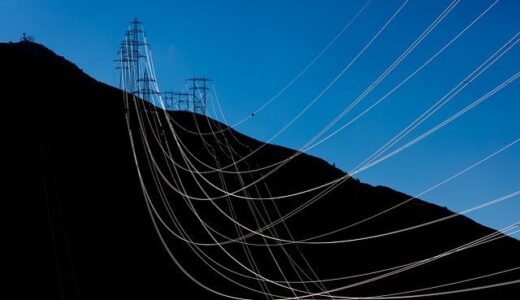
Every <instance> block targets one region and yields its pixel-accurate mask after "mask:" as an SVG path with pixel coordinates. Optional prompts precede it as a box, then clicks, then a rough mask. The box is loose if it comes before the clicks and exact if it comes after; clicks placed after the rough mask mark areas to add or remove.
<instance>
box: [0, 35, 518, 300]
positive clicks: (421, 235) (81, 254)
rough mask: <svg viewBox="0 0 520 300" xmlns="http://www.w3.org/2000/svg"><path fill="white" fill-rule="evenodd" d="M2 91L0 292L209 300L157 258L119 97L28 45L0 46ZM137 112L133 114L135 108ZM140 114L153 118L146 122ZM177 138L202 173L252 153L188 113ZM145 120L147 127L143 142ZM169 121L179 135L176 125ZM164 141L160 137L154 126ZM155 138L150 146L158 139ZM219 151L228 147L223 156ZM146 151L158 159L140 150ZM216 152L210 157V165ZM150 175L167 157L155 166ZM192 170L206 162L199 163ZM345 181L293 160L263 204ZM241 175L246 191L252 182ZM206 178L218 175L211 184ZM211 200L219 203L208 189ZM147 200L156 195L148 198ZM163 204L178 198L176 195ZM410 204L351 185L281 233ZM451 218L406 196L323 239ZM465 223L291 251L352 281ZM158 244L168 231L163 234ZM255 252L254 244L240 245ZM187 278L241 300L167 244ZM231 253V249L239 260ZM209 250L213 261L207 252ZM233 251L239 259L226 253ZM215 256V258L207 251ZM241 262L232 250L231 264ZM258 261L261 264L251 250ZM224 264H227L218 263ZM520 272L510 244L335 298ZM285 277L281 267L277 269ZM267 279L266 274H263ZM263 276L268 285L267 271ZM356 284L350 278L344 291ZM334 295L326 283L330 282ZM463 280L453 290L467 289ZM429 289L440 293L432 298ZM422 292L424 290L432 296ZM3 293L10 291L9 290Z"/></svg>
mask: <svg viewBox="0 0 520 300" xmlns="http://www.w3.org/2000/svg"><path fill="white" fill-rule="evenodd" d="M0 66H1V70H2V72H1V75H0V76H1V77H0V83H1V89H2V95H3V96H2V100H3V101H2V121H3V126H2V137H3V143H2V147H3V148H4V149H3V150H4V153H5V154H4V155H3V156H2V159H3V161H2V165H3V168H2V170H3V175H4V176H2V177H5V178H8V179H7V181H5V180H4V184H3V186H4V187H3V193H2V195H3V197H2V198H3V202H4V205H3V206H4V211H5V214H6V215H7V217H6V218H5V219H6V220H8V222H7V223H8V225H7V226H6V227H4V230H5V234H4V239H3V245H4V247H6V248H7V249H8V250H10V251H8V253H9V255H8V256H6V260H7V262H9V263H10V264H9V265H12V266H13V268H2V269H3V270H2V271H3V272H4V273H6V274H5V275H7V277H8V278H9V281H7V283H6V287H7V288H10V289H12V290H13V292H15V293H16V294H14V295H17V298H20V299H29V298H35V297H38V298H48V299H55V298H64V299H74V298H82V299H100V298H102V299H104V298H116V299H120V298H146V299H186V297H187V296H183V295H190V296H189V298H201V299H208V298H210V299H218V298H219V297H217V296H214V295H213V294H211V293H209V292H207V291H205V290H203V289H202V288H200V287H199V286H197V285H196V284H194V283H192V282H191V281H190V280H189V279H187V278H186V276H184V275H183V274H182V273H181V271H180V270H179V269H178V268H177V267H176V266H175V265H174V263H173V262H172V260H171V259H170V257H169V256H168V254H167V252H166V251H165V250H164V247H163V245H162V244H161V242H160V240H159V238H158V236H157V233H156V231H155V229H154V227H153V224H152V222H151V219H150V216H149V214H148V211H147V207H146V204H145V201H144V199H143V194H142V191H141V187H140V182H139V180H138V177H137V170H136V167H135V164H134V161H133V156H132V150H131V146H130V142H129V135H128V131H127V126H126V119H125V113H126V110H125V107H124V104H123V101H122V93H121V91H119V90H117V89H114V88H112V87H109V86H107V85H105V84H102V83H99V82H97V81H95V80H94V79H92V78H90V77H88V76H87V75H85V74H84V73H83V72H82V71H81V70H80V69H79V68H77V67H76V66H74V65H73V64H71V63H69V62H67V61H66V60H65V59H63V58H61V57H59V56H57V55H55V54H54V53H53V52H51V51H50V50H48V49H46V48H45V47H43V46H41V45H38V44H34V43H28V42H23V43H9V44H0ZM131 104H132V106H131V109H130V111H129V116H130V120H131V127H132V129H133V130H134V138H135V140H136V141H137V154H138V157H139V159H140V161H142V162H143V163H142V165H141V167H142V168H143V170H144V171H143V175H144V178H145V181H146V184H147V186H149V187H153V184H154V183H153V181H152V180H151V178H152V177H151V176H152V175H153V174H151V173H150V172H149V171H147V170H148V169H147V165H146V163H145V158H146V156H145V155H144V154H145V149H144V148H143V147H142V146H141V143H140V142H141V140H140V135H139V134H138V132H137V129H138V128H139V126H138V122H137V116H138V114H141V116H142V117H143V118H145V119H146V117H150V118H151V120H154V118H156V116H160V117H159V118H161V124H166V122H165V119H164V117H163V116H162V115H161V114H157V115H153V114H154V113H153V112H151V110H152V109H151V108H150V107H149V106H146V105H144V104H143V103H135V104H136V105H137V107H138V108H137V109H136V108H134V103H131ZM139 107H140V109H139ZM143 111H150V112H143ZM170 115H171V117H172V118H173V119H174V120H175V122H176V123H177V125H174V128H175V130H176V132H177V133H178V135H179V137H180V140H182V141H183V142H184V143H185V145H186V147H187V148H188V149H190V150H191V151H193V152H194V153H196V155H197V157H198V158H200V159H201V160H202V161H203V162H205V163H207V164H209V165H213V166H214V165H215V163H216V162H218V163H219V164H221V165H228V164H229V163H231V161H232V160H231V156H233V157H234V158H239V157H241V156H244V155H247V154H248V153H249V152H250V151H251V150H254V149H256V148H257V147H259V146H260V145H261V144H260V143H259V142H258V141H255V140H253V139H251V138H249V137H247V136H244V135H241V134H240V133H237V132H234V131H232V130H228V129H225V128H226V127H225V126H224V125H223V124H220V123H217V122H214V121H210V120H207V119H206V118H204V117H202V116H198V115H194V114H190V113H180V112H178V113H171V114H170ZM150 124H152V125H153V124H155V123H153V122H152V123H146V124H145V130H147V131H146V132H147V134H148V137H149V140H152V141H153V139H154V136H153V131H152V130H150V128H149V126H151V125H150ZM179 125H180V126H181V127H182V128H181V127H179ZM210 126H211V128H212V129H222V128H224V131H223V132H222V133H221V134H217V135H215V136H214V135H202V136H201V135H194V134H191V133H189V132H187V131H186V130H185V129H188V130H192V131H196V130H198V129H200V130H201V131H208V130H209V129H210ZM157 129H158V132H159V133H160V132H162V131H164V133H165V135H167V134H168V128H161V127H157ZM158 138H161V136H160V135H159V136H158ZM169 142H170V145H171V148H172V149H173V150H172V152H173V153H172V156H173V158H174V159H175V160H176V161H177V162H179V163H180V164H181V165H183V164H184V163H183V162H182V157H181V156H180V155H179V152H178V151H176V150H175V149H176V148H175V147H176V145H175V144H173V143H172V141H171V139H170V140H169ZM226 145H231V146H232V149H233V151H236V152H229V151H230V149H228V148H227V147H226ZM151 147H152V149H151V150H152V152H153V153H160V149H158V148H157V147H156V144H154V143H151ZM293 153H294V152H293V151H292V150H290V149H286V148H283V147H278V146H274V145H268V146H266V147H265V148H263V149H262V150H260V151H258V153H257V154H254V155H252V156H251V157H250V158H248V159H247V160H245V161H244V162H242V163H240V164H239V167H240V169H245V168H247V167H251V168H256V167H260V166H263V165H266V164H269V163H272V162H276V161H279V160H281V159H284V158H287V157H289V156H290V155H292V154H293ZM212 155H215V156H216V157H213V156H212ZM157 157H158V158H157V159H158V161H157V163H158V164H159V165H163V166H164V165H165V163H164V158H161V156H159V155H158V156H157ZM196 166H197V167H198V168H200V169H201V170H204V166H202V165H201V164H197V165H196ZM341 175H343V173H342V172H341V171H340V170H338V169H336V168H334V167H332V166H330V165H329V164H327V163H326V162H324V161H323V160H320V159H318V158H315V157H311V156H307V155H301V156H298V157H297V158H296V159H294V160H293V161H291V162H290V163H288V164H287V165H285V166H284V167H282V168H281V169H280V170H279V171H278V172H276V173H274V174H273V175H271V176H269V177H268V179H267V183H268V185H269V187H270V188H271V190H270V192H271V193H272V194H273V195H283V194H287V193H291V192H295V191H298V190H301V189H303V188H308V187H311V186H315V185H317V184H320V183H323V182H327V181H328V180H331V179H334V178H337V177H338V176H341ZM180 176H181V177H182V178H183V181H184V182H185V183H186V188H187V189H188V191H189V192H190V193H191V194H193V195H200V196H202V193H201V190H200V188H198V187H197V185H196V184H195V182H194V180H193V178H192V177H191V175H190V174H188V173H185V172H182V171H180ZM248 176H249V175H244V178H243V180H244V181H246V182H251V180H252V179H254V176H258V173H255V174H254V175H253V177H251V176H249V177H248ZM208 179H209V180H210V181H212V182H218V180H219V179H220V178H217V177H215V176H214V175H208ZM224 180H225V181H226V182H227V183H228V185H229V186H228V188H229V189H231V190H232V189H236V188H238V187H239V184H238V182H237V181H238V178H236V177H235V176H232V175H225V176H224ZM204 188H205V190H209V191H210V192H209V193H210V194H211V195H218V193H217V192H216V191H214V190H212V189H211V188H210V187H209V186H205V187H204ZM316 194H317V192H315V193H310V194H308V195H302V196H300V197H297V198H295V199H291V200H280V202H279V203H280V207H279V209H280V210H281V211H282V213H283V212H287V211H290V210H291V209H293V208H294V207H296V206H298V205H300V204H302V203H303V202H304V201H305V200H308V199H309V198H310V197H312V196H314V195H316ZM152 196H153V197H154V198H156V196H157V195H156V194H154V193H153V192H152ZM169 196H170V198H171V199H173V201H176V202H178V203H181V202H182V199H180V198H179V197H178V196H175V194H173V193H172V194H171V195H169ZM408 197H409V196H407V195H404V194H402V193H399V192H396V191H393V190H391V189H388V188H385V187H373V186H370V185H367V184H364V183H360V182H358V181H356V180H353V179H350V180H347V181H346V182H345V183H343V184H342V185H340V186H339V187H338V188H336V189H335V190H334V191H332V192H331V193H330V194H328V195H327V196H326V197H324V198H323V199H322V200H320V201H318V202H317V203H315V204H313V205H311V206H309V207H308V208H306V209H305V210H303V211H302V213H301V214H299V215H298V216H295V217H293V218H290V219H289V220H288V221H287V225H288V226H289V227H290V228H291V229H292V230H293V233H294V235H295V238H297V239H303V238H306V237H309V236H313V235H316V234H320V233H322V232H324V231H326V230H327V229H334V228H337V227H338V226H342V225H343V226H344V225H348V224H352V223H354V222H356V221H358V220H361V219H363V218H364V217H367V216H370V215H372V214H374V213H377V212H380V211H382V210H384V209H385V208H388V207H391V206H392V205H395V204H397V203H401V202H402V201H404V200H406V199H407V198H408ZM245 203H246V202H245V201H242V202H240V201H236V204H235V205H236V209H237V211H238V214H241V215H242V216H243V219H242V221H243V222H244V223H245V224H247V225H250V226H252V227H254V224H253V223H252V222H253V219H252V218H251V216H250V215H249V217H248V207H247V205H246V204H245ZM211 205H212V204H207V203H201V204H196V206H197V207H196V208H197V209H198V211H200V212H201V214H203V215H204V217H205V218H207V220H208V222H209V223H210V224H213V225H214V224H219V225H216V226H217V227H218V226H221V228H222V231H223V232H226V231H229V232H231V231H232V230H233V227H232V226H230V225H229V224H228V223H229V222H227V221H226V220H224V219H223V218H222V217H221V216H219V214H218V213H215V211H214V209H212V207H211ZM175 213H176V215H178V216H179V218H181V219H182V220H183V222H184V224H187V225H188V226H187V227H189V228H191V229H190V230H192V231H193V232H191V233H192V234H193V235H194V236H200V238H201V239H206V240H207V236H206V235H204V234H201V233H200V232H199V231H200V230H199V229H200V228H198V227H197V225H196V222H195V220H194V218H193V216H192V214H191V212H190V211H189V210H188V209H187V207H185V206H183V205H181V204H179V205H178V206H176V211H175ZM451 214H452V212H450V211H448V210H446V209H444V208H440V207H438V206H435V205H432V204H429V203H427V202H423V201H420V200H414V201H412V202H410V203H408V204H405V205H403V206H402V207H401V208H399V209H397V210H395V211H393V212H391V213H388V214H385V215H384V216H382V217H380V218H377V219H374V220H372V221H370V222H367V223H366V224H363V225H361V226H359V227H355V229H354V228H353V229H351V230H347V231H345V232H344V233H340V234H336V235H334V236H331V238H334V239H352V238H357V237H363V236H367V235H373V234H378V233H382V232H388V231H392V230H397V229H400V228H405V227H407V226H410V225H414V224H418V223H422V222H425V221H430V220H434V219H436V218H440V217H444V216H449V215H451ZM492 232H493V230H491V229H489V228H486V227H483V226H481V225H479V224H477V223H475V222H473V221H472V220H470V219H468V218H466V217H462V216H459V217H456V218H453V219H450V220H448V221H444V222H440V223H437V224H434V225H431V226H427V227H424V228H420V229H417V230H413V231H410V232H405V233H401V234H397V235H391V236H388V237H382V238H377V239H372V240H368V241H363V242H355V243H347V244H342V245H339V246H302V247H303V248H304V249H303V250H304V252H305V255H306V256H307V257H308V258H309V260H310V261H311V262H315V263H314V264H313V267H314V268H315V270H316V272H317V273H319V274H322V275H323V276H324V277H333V276H340V275H348V274H356V273H362V272H368V271H372V270H377V269H381V268H388V267H392V266H395V265H400V264H405V263H408V262H411V261H415V260H420V259H424V258H427V257H430V256H433V255H436V254H438V253H441V252H443V251H446V250H449V249H452V248H455V247H457V246H460V245H463V244H464V243H467V242H470V241H472V240H475V239H477V238H479V237H482V236H484V235H487V234H490V233H492ZM162 233H163V234H164V235H165V236H166V235H167V234H166V233H165V232H162ZM251 241H252V242H260V240H255V239H251ZM167 243H168V245H169V246H170V247H171V249H173V251H174V254H175V255H177V256H178V257H179V258H180V260H181V262H182V263H183V264H184V265H185V266H186V268H187V269H188V270H189V271H190V272H192V273H193V275H195V277H197V278H200V279H201V281H203V282H205V283H207V284H208V285H210V286H212V287H215V288H221V289H223V290H224V291H226V292H231V293H236V294H237V295H241V296H252V297H256V298H259V297H258V296H255V295H254V294H250V293H246V292H240V291H239V289H237V288H233V286H231V285H229V284H226V283H225V282H224V281H222V280H220V279H218V276H217V275H215V274H213V273H212V272H210V271H208V270H207V268H205V267H204V266H203V265H202V264H200V262H199V261H198V260H197V259H196V257H194V256H193V255H192V254H191V252H190V250H189V249H188V248H187V247H186V246H185V245H184V244H183V243H180V242H178V241H175V240H174V239H169V240H168V242H167ZM237 251H238V250H237ZM217 252H218V251H215V253H217ZM237 253H238V252H237ZM215 255H216V256H215V258H221V257H219V256H218V254H215ZM237 255H238V254H237ZM258 257H259V262H260V264H262V265H265V266H268V265H269V264H271V262H270V261H269V259H268V258H267V257H264V256H262V254H260V253H259V256H258ZM224 260H225V259H224ZM515 266H520V242H519V241H517V240H514V239H511V238H509V237H504V238H501V239H499V240H497V241H495V242H492V243H489V244H486V245H483V246H479V247H475V248H473V249H470V250H466V251H462V252H460V253H456V254H453V255H450V256H448V257H445V258H442V259H439V260H438V261H436V262H435V263H432V264H428V265H425V266H422V267H419V268H417V269H414V270H410V271H407V272H404V273H403V274H401V275H398V276H393V277H390V278H388V279H385V280H381V281H378V282H377V283H373V284H366V285H363V286H360V287H357V288H354V289H350V290H349V291H348V292H345V294H346V295H353V296H359V295H379V294H384V293H392V292H398V291H402V290H407V289H415V288H421V287H426V286H430V285H437V284H443V283H446V282H450V281H455V280H462V279H465V278H469V277H475V276H479V275H483V274H486V273H492V272H496V271H500V270H503V269H506V268H511V267H515ZM284 267H285V266H284ZM266 269H267V268H266ZM265 272H266V275H272V276H276V274H269V271H267V270H266V271H265ZM518 278H520V272H518V271H515V272H510V273H507V274H503V275H501V276H496V277H493V278H489V279H483V280H480V281H477V282H475V283H474V284H478V285H486V284H492V283H495V282H500V281H508V280H514V279H518ZM350 282H355V281H350ZM331 286H332V287H334V285H331ZM469 286H471V285H470V284H466V285H464V284H462V285H457V286H454V287H451V288H448V289H453V288H464V287H469ZM433 291H440V290H433ZM433 291H432V292H433ZM6 293H7V291H6ZM518 295H519V286H518V284H517V285H513V286H507V287H499V288H494V289H489V290H482V291H476V292H472V293H469V294H454V295H448V296H442V297H435V298H438V299H517V297H518Z"/></svg>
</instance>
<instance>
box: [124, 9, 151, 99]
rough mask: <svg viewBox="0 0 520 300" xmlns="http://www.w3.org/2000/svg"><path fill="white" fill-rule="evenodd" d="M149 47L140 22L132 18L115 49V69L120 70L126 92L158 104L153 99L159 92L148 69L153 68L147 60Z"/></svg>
mask: <svg viewBox="0 0 520 300" xmlns="http://www.w3.org/2000/svg"><path fill="white" fill-rule="evenodd" d="M149 47H150V45H149V44H147V43H146V36H145V31H144V29H143V26H142V23H141V22H140V21H139V20H138V19H134V20H132V21H131V22H130V23H129V27H128V30H127V31H126V32H125V37H124V39H123V41H122V42H121V45H120V47H119V50H118V51H117V55H118V59H117V60H116V62H117V63H118V64H119V65H118V67H117V69H119V70H120V72H121V79H120V84H121V87H122V88H123V89H124V90H125V91H126V92H128V93H130V94H133V95H134V96H136V97H139V98H141V99H144V100H147V101H149V102H152V103H154V104H155V105H159V104H160V103H156V101H155V99H156V98H160V93H159V91H158V88H157V86H158V85H157V82H156V79H155V77H154V74H151V72H153V71H150V70H153V68H152V67H151V61H149V55H148V54H149ZM157 96H158V97H157ZM159 106H161V105H159Z"/></svg>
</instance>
